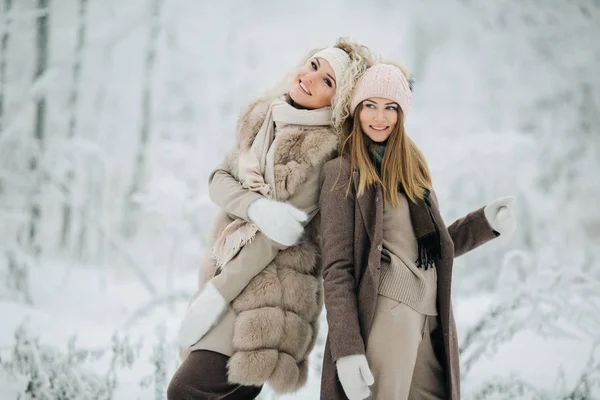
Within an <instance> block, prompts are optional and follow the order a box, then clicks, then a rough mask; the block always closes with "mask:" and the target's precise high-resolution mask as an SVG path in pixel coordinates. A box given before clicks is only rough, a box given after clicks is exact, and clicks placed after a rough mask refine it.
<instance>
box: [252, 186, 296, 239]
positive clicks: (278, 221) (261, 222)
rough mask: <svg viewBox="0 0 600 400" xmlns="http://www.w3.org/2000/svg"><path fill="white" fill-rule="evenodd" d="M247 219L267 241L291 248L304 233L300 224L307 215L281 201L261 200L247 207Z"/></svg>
mask: <svg viewBox="0 0 600 400" xmlns="http://www.w3.org/2000/svg"><path fill="white" fill-rule="evenodd" d="M248 217H249V218H250V221H252V222H253V223H254V224H255V225H256V226H257V227H258V229H259V230H260V231H261V232H262V233H263V234H264V235H266V236H267V237H268V238H269V239H271V240H273V241H275V242H277V243H280V244H282V245H284V246H292V245H294V244H296V243H297V242H298V240H299V239H300V237H301V236H302V234H303V233H304V226H303V225H302V224H301V222H304V221H306V220H307V218H308V217H307V215H306V214H305V213H304V212H302V211H300V210H298V209H297V208H296V207H294V206H292V205H290V204H288V203H284V202H281V201H275V200H271V199H267V198H261V199H258V200H256V201H254V202H253V203H252V204H250V206H249V207H248Z"/></svg>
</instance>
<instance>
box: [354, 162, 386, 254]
mask: <svg viewBox="0 0 600 400" xmlns="http://www.w3.org/2000/svg"><path fill="white" fill-rule="evenodd" d="M352 179H353V182H354V187H355V188H357V187H358V171H354V172H353V173H352ZM356 202H357V203H358V208H359V209H360V215H361V219H362V221H363V224H364V226H365V230H366V231H367V235H368V236H369V240H370V241H371V244H375V245H379V244H381V241H382V240H383V238H382V237H381V236H382V234H383V193H382V190H381V186H380V185H375V187H371V188H369V189H368V190H367V191H365V193H363V195H362V196H360V197H358V198H357V199H356Z"/></svg>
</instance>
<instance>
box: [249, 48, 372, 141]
mask: <svg viewBox="0 0 600 400" xmlns="http://www.w3.org/2000/svg"><path fill="white" fill-rule="evenodd" d="M333 47H337V48H338V49H341V50H344V51H345V52H346V53H347V54H348V55H349V56H350V65H349V66H348V68H346V70H345V72H344V74H343V75H344V76H343V77H342V78H341V79H339V78H338V79H337V81H338V82H339V83H341V85H338V86H337V87H336V90H335V95H334V96H333V99H332V100H331V109H332V117H331V120H332V123H331V125H332V126H333V128H334V129H336V131H337V132H338V133H340V134H341V129H342V126H343V124H344V121H346V120H347V118H348V117H349V115H350V113H349V111H348V110H349V108H350V100H351V98H352V91H353V90H354V85H355V84H356V81H358V78H360V77H361V76H362V74H364V73H365V71H366V70H367V69H368V68H369V67H371V66H372V65H374V64H375V62H376V57H375V55H374V54H373V53H372V52H371V50H370V49H369V48H368V47H366V46H363V45H361V44H358V43H357V42H355V41H353V40H352V39H350V38H346V37H340V38H338V40H337V41H336V43H335V45H333ZM321 50H323V49H322V48H319V49H313V50H311V51H309V52H308V53H307V54H306V55H305V56H304V57H303V58H302V60H301V62H300V63H298V66H297V68H300V67H302V66H303V65H304V64H306V63H307V62H308V60H310V59H311V58H312V57H313V56H314V55H315V54H316V53H318V52H319V51H321ZM296 71H297V69H296V70H294V71H292V72H290V73H288V74H287V75H286V76H285V77H284V78H283V79H282V80H281V81H279V82H278V83H277V84H276V85H275V86H273V87H272V88H270V89H269V90H267V91H266V92H265V93H264V94H263V96H261V97H262V98H263V99H266V100H274V99H275V98H277V97H279V96H281V95H283V94H285V93H287V91H288V90H289V88H290V85H291V84H292V82H293V79H294V76H295V75H296Z"/></svg>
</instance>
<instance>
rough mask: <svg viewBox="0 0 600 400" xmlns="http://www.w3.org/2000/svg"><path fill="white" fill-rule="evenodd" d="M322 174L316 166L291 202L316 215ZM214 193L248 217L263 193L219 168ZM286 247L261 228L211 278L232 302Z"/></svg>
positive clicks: (232, 209) (219, 201) (214, 177)
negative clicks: (249, 210) (249, 209)
mask: <svg viewBox="0 0 600 400" xmlns="http://www.w3.org/2000/svg"><path fill="white" fill-rule="evenodd" d="M319 174H320V168H314V169H313V171H311V173H310V174H309V176H308V179H307V180H306V181H305V182H304V183H303V184H302V185H301V186H300V187H298V188H297V189H296V190H295V191H294V194H293V195H292V196H291V197H290V198H289V199H288V203H290V204H291V205H293V206H295V207H297V208H299V209H300V210H302V211H304V212H306V213H307V214H309V216H312V215H314V214H315V212H316V209H317V203H318V198H319ZM210 197H211V199H212V200H213V201H214V202H215V203H216V204H217V205H219V206H220V207H221V208H223V210H225V211H226V212H227V213H230V214H232V215H235V216H236V217H239V218H243V219H245V220H247V221H248V213H247V211H248V206H249V205H250V204H251V203H252V202H253V201H255V200H256V199H257V198H261V197H263V196H262V195H260V194H257V193H255V192H252V191H250V190H248V189H245V188H244V187H243V186H242V185H241V184H240V183H239V182H238V181H237V180H236V179H235V178H234V177H233V176H232V175H231V174H230V173H229V172H228V171H226V170H225V169H223V168H217V169H215V171H213V173H212V174H211V177H210ZM307 223H308V222H307ZM285 248H286V246H284V245H282V244H279V243H277V242H274V241H272V240H271V239H269V238H268V237H267V236H265V235H263V234H262V233H261V232H258V233H257V235H256V237H255V238H254V239H253V240H252V241H251V242H250V243H248V244H247V245H245V246H244V247H243V248H242V250H241V251H240V252H239V253H238V254H237V255H236V256H235V257H234V258H233V259H232V260H231V261H229V263H227V265H225V266H224V267H223V269H222V272H221V273H220V274H219V275H217V276H215V277H214V278H212V279H211V282H212V283H213V285H215V287H216V288H217V290H218V291H219V293H221V295H222V296H223V297H224V298H225V300H227V301H229V302H231V301H233V300H234V299H235V298H236V297H237V296H238V295H239V294H240V293H241V292H242V291H243V290H244V288H245V287H246V286H247V285H248V283H250V281H251V280H252V278H254V277H255V276H256V275H258V274H259V273H260V272H261V271H262V270H263V269H264V268H265V267H266V266H267V265H269V264H270V263H271V262H272V261H273V260H274V259H275V257H276V256H277V253H279V251H281V250H283V249H285Z"/></svg>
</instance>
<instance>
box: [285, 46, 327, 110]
mask: <svg viewBox="0 0 600 400" xmlns="http://www.w3.org/2000/svg"><path fill="white" fill-rule="evenodd" d="M335 80H336V76H335V72H334V71H333V68H331V65H330V64H329V62H328V61H327V60H325V59H324V58H320V57H319V58H317V57H313V58H311V59H310V60H308V62H307V63H306V65H304V66H303V67H302V68H300V69H299V70H298V72H297V73H296V76H295V79H294V82H293V83H292V87H291V88H290V91H289V95H290V97H291V98H292V100H294V102H295V103H296V104H298V105H299V106H301V107H304V108H308V109H317V108H322V107H326V106H328V105H331V100H332V99H333V96H334V95H335V90H336V81H335Z"/></svg>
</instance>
